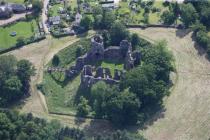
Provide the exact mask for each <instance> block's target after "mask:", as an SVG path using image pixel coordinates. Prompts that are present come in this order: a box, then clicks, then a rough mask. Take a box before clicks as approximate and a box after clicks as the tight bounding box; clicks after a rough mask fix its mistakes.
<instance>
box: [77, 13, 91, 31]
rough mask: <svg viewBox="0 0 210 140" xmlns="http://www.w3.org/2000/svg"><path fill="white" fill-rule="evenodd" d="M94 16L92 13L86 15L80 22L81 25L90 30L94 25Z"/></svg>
mask: <svg viewBox="0 0 210 140" xmlns="http://www.w3.org/2000/svg"><path fill="white" fill-rule="evenodd" d="M93 22H94V21H93V17H92V16H90V15H87V16H84V17H83V18H82V20H81V22H80V25H81V26H82V27H84V28H85V30H89V29H91V28H92V27H93Z"/></svg>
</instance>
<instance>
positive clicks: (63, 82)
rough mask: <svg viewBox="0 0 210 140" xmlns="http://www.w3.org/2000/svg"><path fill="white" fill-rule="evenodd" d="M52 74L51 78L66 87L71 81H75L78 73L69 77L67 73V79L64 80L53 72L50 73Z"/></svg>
mask: <svg viewBox="0 0 210 140" xmlns="http://www.w3.org/2000/svg"><path fill="white" fill-rule="evenodd" d="M49 75H50V76H51V78H52V79H53V80H54V81H55V82H56V83H57V84H58V85H60V86H61V87H62V88H63V87H65V86H66V85H67V84H68V83H69V82H71V81H73V80H74V79H75V78H76V77H77V76H78V75H79V73H78V74H76V75H74V76H73V77H71V78H69V77H68V76H66V75H65V79H64V80H63V81H60V80H58V79H57V78H56V77H55V76H54V75H53V74H49Z"/></svg>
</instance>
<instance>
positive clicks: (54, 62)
mask: <svg viewBox="0 0 210 140" xmlns="http://www.w3.org/2000/svg"><path fill="white" fill-rule="evenodd" d="M59 63H60V58H59V56H58V55H54V56H53V59H52V64H53V65H54V66H58V65H59Z"/></svg>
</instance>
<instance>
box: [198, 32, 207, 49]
mask: <svg viewBox="0 0 210 140" xmlns="http://www.w3.org/2000/svg"><path fill="white" fill-rule="evenodd" d="M209 40H210V37H209V36H208V34H207V33H206V32H205V31H202V30H200V31H198V32H197V33H196V41H197V42H198V44H199V45H201V47H203V48H204V49H206V48H207V45H208V44H210V41H209Z"/></svg>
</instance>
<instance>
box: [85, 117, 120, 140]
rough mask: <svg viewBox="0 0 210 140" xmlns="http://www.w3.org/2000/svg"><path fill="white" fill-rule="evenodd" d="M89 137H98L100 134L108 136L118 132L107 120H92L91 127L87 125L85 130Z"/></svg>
mask: <svg viewBox="0 0 210 140" xmlns="http://www.w3.org/2000/svg"><path fill="white" fill-rule="evenodd" d="M83 130H84V131H85V132H86V134H87V136H90V137H92V136H97V135H99V134H101V135H103V136H106V135H110V134H111V133H113V132H115V131H117V128H114V126H113V125H112V124H111V123H110V122H109V121H107V120H101V119H94V120H91V122H90V124H89V125H86V126H85V127H84V129H83Z"/></svg>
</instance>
